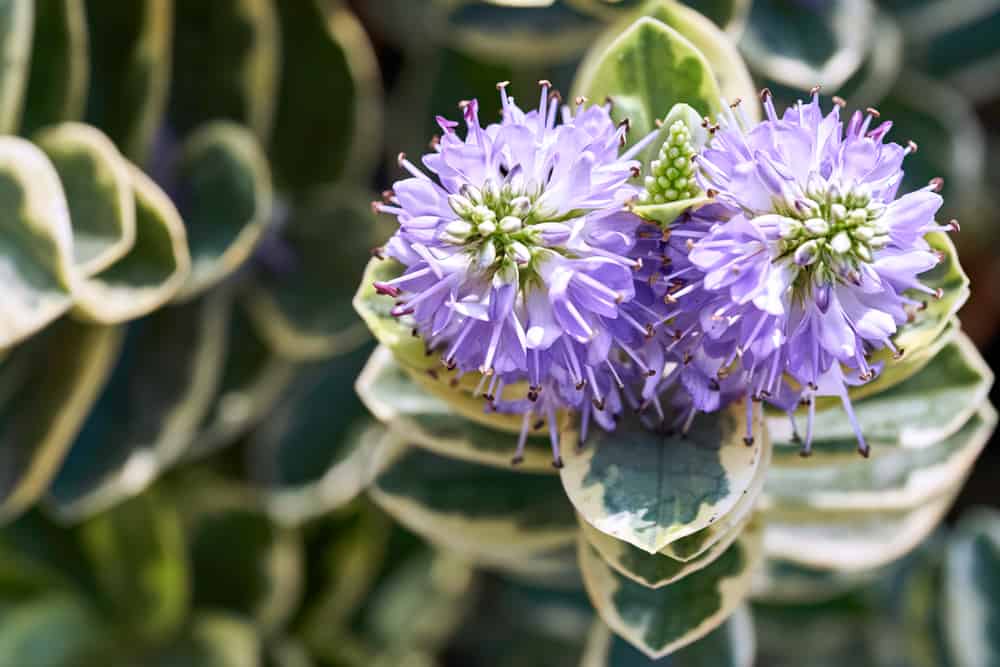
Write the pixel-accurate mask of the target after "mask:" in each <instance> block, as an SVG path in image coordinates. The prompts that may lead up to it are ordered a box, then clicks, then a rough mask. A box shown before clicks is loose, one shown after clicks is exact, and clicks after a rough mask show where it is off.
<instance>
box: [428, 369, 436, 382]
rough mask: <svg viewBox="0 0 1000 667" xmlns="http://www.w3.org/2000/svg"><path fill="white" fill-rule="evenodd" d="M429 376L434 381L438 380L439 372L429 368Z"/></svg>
mask: <svg viewBox="0 0 1000 667" xmlns="http://www.w3.org/2000/svg"><path fill="white" fill-rule="evenodd" d="M427 375H429V376H430V377H431V379H432V380H437V379H438V372H437V371H436V370H434V369H433V368H428V369H427Z"/></svg>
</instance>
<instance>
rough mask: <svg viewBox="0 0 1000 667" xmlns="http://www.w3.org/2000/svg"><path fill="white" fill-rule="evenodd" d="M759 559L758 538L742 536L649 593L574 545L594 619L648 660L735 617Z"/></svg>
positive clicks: (594, 554)
mask: <svg viewBox="0 0 1000 667" xmlns="http://www.w3.org/2000/svg"><path fill="white" fill-rule="evenodd" d="M759 556H760V540H759V536H757V537H755V536H754V535H753V534H750V533H748V534H745V535H744V537H743V538H741V539H740V540H737V541H736V542H735V543H733V544H732V545H731V546H730V547H729V549H727V550H726V551H725V553H723V554H722V555H721V556H720V557H719V558H717V559H715V560H714V561H713V562H712V563H711V564H709V565H708V566H707V567H705V568H704V569H702V570H699V571H698V572H695V573H693V574H691V575H688V576H687V577H684V578H683V579H681V580H680V581H677V582H675V583H674V584H673V585H671V586H667V587H665V588H662V589H658V590H653V589H650V588H646V587H645V586H643V585H641V584H638V583H636V582H634V581H632V580H631V579H629V578H627V577H625V576H624V575H621V574H619V573H617V572H615V571H614V570H613V569H611V567H609V566H608V565H607V564H606V563H605V562H604V561H603V560H602V559H601V557H600V555H599V554H598V553H597V550H596V549H594V548H593V547H592V546H590V544H588V543H587V542H586V540H584V539H582V538H581V540H580V569H581V570H582V571H583V580H584V583H585V584H586V587H587V593H588V595H589V596H590V599H591V602H593V604H594V607H595V608H596V609H597V613H598V614H599V615H600V616H601V618H602V619H603V620H604V622H605V623H607V624H608V626H610V627H611V629H612V630H614V632H615V633H616V634H618V635H619V636H620V637H622V638H623V639H625V640H626V641H627V642H629V643H630V644H632V646H634V647H635V648H637V649H639V650H640V651H642V652H643V653H644V654H646V655H647V656H648V657H650V658H652V659H654V660H657V659H659V658H662V657H663V656H666V655H668V654H671V653H673V652H674V651H677V650H678V649H681V648H683V647H685V646H688V645H690V644H692V643H693V642H695V641H697V640H699V639H701V638H702V637H704V636H705V635H707V634H708V633H710V632H711V631H712V630H714V629H716V628H717V627H719V626H720V625H721V624H722V623H723V622H725V621H726V619H727V618H729V617H730V616H731V615H732V614H733V613H735V612H736V611H737V609H738V608H739V607H740V604H741V603H742V602H743V600H744V599H745V597H746V595H747V594H748V593H749V589H750V581H751V574H752V572H753V568H754V567H755V566H756V563H757V560H758V558H759Z"/></svg>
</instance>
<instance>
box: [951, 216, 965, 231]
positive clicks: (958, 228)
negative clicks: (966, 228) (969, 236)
mask: <svg viewBox="0 0 1000 667" xmlns="http://www.w3.org/2000/svg"><path fill="white" fill-rule="evenodd" d="M948 226H949V227H951V231H953V232H960V231H962V226H961V225H960V224H958V220H955V219H952V220H950V221H949V222H948Z"/></svg>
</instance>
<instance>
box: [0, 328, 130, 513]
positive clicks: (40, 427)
mask: <svg viewBox="0 0 1000 667" xmlns="http://www.w3.org/2000/svg"><path fill="white" fill-rule="evenodd" d="M120 342H121V332H120V331H119V330H117V329H112V328H107V327H97V326H89V325H85V324H78V323H76V322H73V321H72V320H69V319H62V320H60V321H59V322H57V323H56V324H54V325H53V326H52V327H50V328H49V329H47V330H46V331H44V332H43V333H42V334H40V335H39V336H37V337H35V338H33V339H32V340H30V341H28V342H27V343H24V344H23V345H21V346H19V347H17V348H15V349H14V350H13V351H12V352H11V354H10V356H9V357H7V359H5V360H4V362H3V364H2V365H0V468H2V469H3V470H4V475H3V478H2V483H0V518H2V519H4V520H9V519H10V518H12V517H13V516H15V515H17V514H19V513H20V512H22V511H23V510H25V509H26V508H27V507H29V506H30V505H32V504H33V503H34V502H35V501H37V500H38V499H39V498H40V497H41V496H42V495H43V494H44V493H45V491H46V489H47V488H48V486H49V484H50V482H51V481H52V479H53V478H54V477H55V476H56V473H57V471H58V470H59V466H60V465H61V464H62V462H63V459H64V457H65V456H66V453H67V451H68V450H69V448H70V445H71V444H72V443H73V441H74V439H75V438H76V436H77V433H79V431H80V429H81V428H82V427H83V424H84V421H85V419H86V417H87V414H88V413H89V412H90V410H91V408H92V407H93V405H94V401H95V400H96V399H97V396H98V394H99V393H100V391H101V389H102V387H103V386H104V384H105V382H106V381H107V379H108V376H109V375H110V373H111V369H112V367H113V365H114V362H115V358H116V356H117V354H118V350H119V346H120ZM46 367H50V368H58V369H59V372H58V373H46V372H42V373H41V375H40V376H39V369H44V368H46Z"/></svg>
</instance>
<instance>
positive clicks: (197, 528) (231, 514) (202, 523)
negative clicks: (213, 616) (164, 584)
mask: <svg viewBox="0 0 1000 667" xmlns="http://www.w3.org/2000/svg"><path fill="white" fill-rule="evenodd" d="M190 554H191V565H192V571H193V585H192V589H193V591H194V600H193V603H194V605H195V606H197V607H199V608H210V609H221V610H226V611H230V612H233V613H238V614H241V615H243V616H245V617H247V618H252V619H254V622H255V624H256V627H257V630H258V632H260V633H261V634H262V635H265V636H270V635H272V634H274V633H275V632H277V631H278V630H280V629H281V627H282V626H283V625H284V624H285V623H286V622H287V621H288V618H289V616H290V615H291V613H292V612H293V611H294V610H295V607H296V606H297V605H298V603H299V599H300V597H301V594H302V592H303V591H302V584H303V580H302V567H303V560H304V554H303V549H302V543H301V539H300V536H299V534H298V532H297V531H296V530H294V529H291V528H287V527H282V526H278V525H276V524H274V523H272V522H271V521H270V520H269V519H268V517H267V516H266V515H265V514H262V513H260V512H256V511H253V510H249V509H230V510H226V511H218V512H209V513H206V514H204V515H202V516H200V517H198V518H197V519H196V520H195V521H194V526H193V527H192V529H191V537H190ZM237 554H238V557H233V556H234V555H237Z"/></svg>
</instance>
